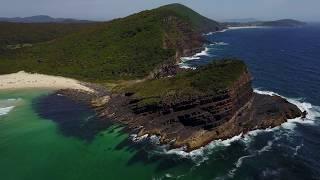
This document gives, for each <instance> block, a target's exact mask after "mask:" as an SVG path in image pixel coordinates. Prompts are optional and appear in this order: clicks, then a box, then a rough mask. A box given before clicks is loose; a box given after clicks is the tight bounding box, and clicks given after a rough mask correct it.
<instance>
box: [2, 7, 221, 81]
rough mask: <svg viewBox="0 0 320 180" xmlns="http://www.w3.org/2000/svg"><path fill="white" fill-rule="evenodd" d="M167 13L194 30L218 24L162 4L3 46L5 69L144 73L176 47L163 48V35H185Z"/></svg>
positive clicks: (117, 75)
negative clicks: (30, 43)
mask: <svg viewBox="0 0 320 180" xmlns="http://www.w3.org/2000/svg"><path fill="white" fill-rule="evenodd" d="M168 16H175V17H177V18H178V19H179V20H181V21H185V22H187V23H189V24H190V28H191V29H192V30H193V31H198V32H200V31H204V30H205V29H208V28H209V29H210V28H211V30H213V28H218V27H219V26H218V24H217V23H216V22H214V21H211V20H209V19H207V18H204V17H203V16H201V15H199V14H197V13H195V12H194V11H192V10H190V9H189V8H187V7H185V6H182V5H178V4H173V5H168V6H163V7H160V8H158V9H155V10H150V11H144V12H141V13H138V14H134V15H131V16H129V17H126V18H123V19H117V20H114V21H111V22H107V23H102V24H99V25H98V26H97V27H94V28H88V29H85V30H83V31H81V32H76V33H72V34H69V35H67V36H65V37H62V38H58V39H55V40H54V41H49V42H44V43H39V44H36V45H34V46H33V47H32V48H23V49H19V50H6V51H5V52H1V54H0V73H1V74H3V73H9V72H15V71H18V70H26V71H31V72H39V73H46V74H54V75H63V76H68V77H73V78H78V79H82V80H88V81H105V80H111V79H112V80H116V79H136V78H142V77H145V76H146V75H148V74H149V72H150V71H152V70H153V69H154V68H155V67H157V66H158V65H159V64H162V63H164V62H165V61H167V60H168V59H170V58H171V57H173V56H174V54H175V49H164V48H163V39H164V35H165V34H166V35H169V38H172V39H179V38H180V36H182V35H181V32H177V31H176V27H168V26H167V25H166V24H164V22H163V19H164V18H165V17H168ZM173 24H174V23H173ZM168 30H170V32H169V33H168V32H167V31H168Z"/></svg>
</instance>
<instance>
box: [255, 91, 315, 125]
mask: <svg viewBox="0 0 320 180" xmlns="http://www.w3.org/2000/svg"><path fill="white" fill-rule="evenodd" d="M254 92H256V93H258V94H265V95H270V96H280V97H282V98H285V99H287V101H288V102H290V103H292V104H294V105H296V106H297V107H298V108H299V109H300V110H301V111H306V112H307V116H306V118H305V119H302V118H295V119H289V120H288V122H286V123H283V124H282V125H281V126H282V127H283V128H286V129H293V128H295V127H296V123H300V124H314V123H315V120H316V118H320V107H319V106H314V105H312V104H311V103H309V102H303V101H302V99H296V98H287V97H284V96H281V95H279V94H277V93H275V92H272V91H262V90H259V89H255V90H254Z"/></svg>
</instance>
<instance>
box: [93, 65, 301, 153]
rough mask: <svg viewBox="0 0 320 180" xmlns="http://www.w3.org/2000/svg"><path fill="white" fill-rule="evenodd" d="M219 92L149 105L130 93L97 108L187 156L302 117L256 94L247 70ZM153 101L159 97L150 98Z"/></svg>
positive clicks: (291, 107) (176, 97) (178, 96)
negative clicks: (183, 149)
mask: <svg viewBox="0 0 320 180" xmlns="http://www.w3.org/2000/svg"><path fill="white" fill-rule="evenodd" d="M216 70H217V69H216ZM226 70H227V69H226ZM159 90H160V89H159ZM215 92H216V93H208V92H206V93H200V94H193V95H191V96H186V95H182V94H179V93H177V94H176V95H174V98H173V97H170V98H169V99H168V97H163V98H161V100H160V101H159V102H157V103H145V102H143V101H145V100H146V99H139V98H137V96H135V95H134V92H130V93H129V92H127V93H124V94H117V95H113V96H111V99H110V100H109V102H108V103H107V104H105V105H103V108H100V107H99V109H100V115H101V116H102V117H107V119H113V120H114V121H116V122H121V123H123V124H125V125H126V126H127V127H128V128H129V129H138V130H139V133H138V135H139V136H142V135H145V134H149V135H152V134H155V135H160V136H161V142H162V143H171V145H172V147H181V146H187V147H188V150H192V149H195V148H199V147H201V146H203V145H205V144H207V143H209V142H211V141H212V140H215V139H226V138H230V137H233V136H235V135H239V134H240V133H242V132H244V133H245V132H247V131H249V130H253V129H257V128H268V127H274V126H278V125H280V124H281V123H283V122H285V121H286V120H287V119H290V118H295V117H299V116H301V115H302V113H301V111H300V110H299V109H298V108H297V107H296V106H295V105H292V104H290V103H288V102H287V101H286V100H284V99H282V98H281V97H271V96H264V95H258V94H255V93H253V90H252V88H251V76H250V73H248V71H247V70H245V71H243V72H242V73H241V74H240V75H239V76H238V78H236V80H235V81H234V82H233V83H232V84H231V85H229V86H228V87H227V88H224V89H220V90H219V91H215ZM152 98H158V97H157V96H154V97H149V99H152ZM101 109H102V110H101Z"/></svg>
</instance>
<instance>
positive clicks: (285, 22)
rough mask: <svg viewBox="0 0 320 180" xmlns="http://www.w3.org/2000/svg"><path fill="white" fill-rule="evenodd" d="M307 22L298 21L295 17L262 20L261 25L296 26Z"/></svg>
mask: <svg viewBox="0 0 320 180" xmlns="http://www.w3.org/2000/svg"><path fill="white" fill-rule="evenodd" d="M305 24H306V23H304V22H301V21H297V20H294V19H281V20H276V21H265V22H261V23H260V24H259V25H260V26H277V27H281V26H282V27H283V26H286V27H295V26H303V25H305Z"/></svg>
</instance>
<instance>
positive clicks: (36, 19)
mask: <svg viewBox="0 0 320 180" xmlns="http://www.w3.org/2000/svg"><path fill="white" fill-rule="evenodd" d="M0 22H14V23H89V22H91V21H87V20H77V19H70V18H53V17H50V16H46V15H38V16H30V17H14V18H6V17H0Z"/></svg>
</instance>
